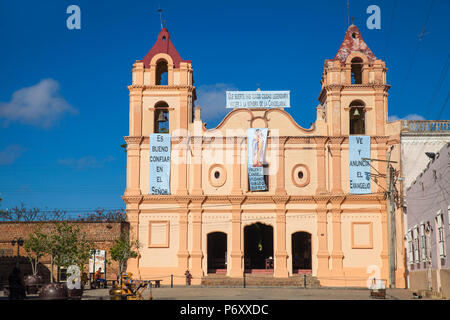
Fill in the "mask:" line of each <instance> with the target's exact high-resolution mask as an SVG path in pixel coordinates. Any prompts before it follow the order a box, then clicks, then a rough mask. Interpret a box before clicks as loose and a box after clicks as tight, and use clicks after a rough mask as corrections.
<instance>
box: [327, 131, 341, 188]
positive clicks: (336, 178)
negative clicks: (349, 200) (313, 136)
mask: <svg viewBox="0 0 450 320" xmlns="http://www.w3.org/2000/svg"><path fill="white" fill-rule="evenodd" d="M330 140H331V145H330V151H331V158H332V174H331V175H332V177H333V181H332V182H333V185H332V188H331V193H334V194H342V193H344V191H342V175H341V143H342V141H343V140H344V138H342V137H331V138H330Z"/></svg>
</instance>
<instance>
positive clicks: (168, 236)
mask: <svg viewBox="0 0 450 320" xmlns="http://www.w3.org/2000/svg"><path fill="white" fill-rule="evenodd" d="M331 40H332V39H331ZM386 70H387V68H386V66H385V63H384V61H382V60H380V59H378V58H376V57H375V55H374V54H373V53H372V52H371V50H370V49H369V48H368V46H367V45H366V44H365V42H364V40H363V39H362V37H361V34H360V32H359V30H358V28H357V27H356V26H354V25H351V26H350V27H349V28H348V29H347V31H346V33H345V38H344V41H343V42H342V44H341V47H340V48H339V51H338V52H337V54H336V56H335V58H334V59H328V60H325V64H324V71H323V75H322V80H321V84H322V90H321V92H320V94H319V101H320V104H319V106H318V107H317V108H316V109H317V119H316V121H315V123H314V124H312V126H311V128H302V127H301V126H299V125H298V124H297V123H296V122H295V120H294V119H293V118H292V117H291V116H290V115H289V113H288V112H287V111H286V110H285V109H284V108H235V109H233V110H232V111H231V112H229V113H228V114H227V115H226V116H225V118H224V119H223V120H222V121H221V122H220V124H219V125H218V126H217V127H216V128H212V129H207V128H206V127H205V125H204V123H203V122H202V119H201V107H199V106H195V105H194V101H195V100H196V91H195V87H194V81H193V67H192V62H191V61H188V60H182V58H181V56H180V55H179V53H178V52H177V51H176V49H175V47H174V46H173V44H172V42H171V39H170V36H169V33H168V31H167V29H165V28H164V29H162V30H161V32H160V33H159V35H158V39H157V41H156V43H155V44H154V46H153V48H152V49H151V50H150V51H149V52H148V53H147V55H146V56H145V57H144V59H143V60H138V61H136V62H135V63H134V65H133V69H132V84H131V85H130V86H129V87H128V88H129V91H130V132H129V136H127V137H125V140H126V142H127V145H128V147H127V182H126V190H125V193H124V196H123V199H124V201H125V203H126V212H127V217H128V221H129V222H130V226H131V237H132V238H133V239H138V240H139V241H140V243H141V248H140V249H139V257H138V258H136V259H132V260H130V261H129V263H128V271H130V272H133V274H134V275H135V276H136V277H140V278H141V279H158V278H162V277H164V278H162V279H166V280H165V281H166V283H167V281H169V276H170V275H171V274H173V275H174V281H175V283H184V278H183V277H184V274H185V272H186V270H189V271H190V273H191V274H192V276H193V279H192V281H193V284H200V283H201V281H202V278H204V277H206V276H207V275H208V274H223V275H224V276H226V277H229V278H242V277H243V273H244V272H246V273H248V274H249V275H251V274H255V273H261V274H264V275H266V277H269V278H270V277H273V278H282V279H286V278H289V279H293V278H295V277H298V275H299V274H309V277H314V278H317V279H318V280H319V281H320V284H321V285H325V286H367V283H368V281H369V282H370V279H371V278H378V279H383V280H384V281H385V283H386V285H388V283H389V279H390V278H389V277H390V265H392V266H394V268H395V279H393V280H392V281H394V282H395V285H396V286H397V287H404V286H405V268H404V263H403V261H404V257H403V251H404V248H403V240H402V237H401V235H402V234H403V232H402V230H403V224H402V223H403V222H402V215H401V213H400V212H399V211H396V212H395V218H396V219H395V228H396V230H397V232H396V234H397V235H399V236H397V237H396V238H395V254H393V257H394V259H393V260H391V261H390V259H389V257H390V251H389V250H390V249H389V247H390V242H389V240H390V237H388V232H390V231H389V228H388V227H389V223H390V221H391V220H390V219H388V217H389V206H388V204H387V202H386V197H385V191H386V190H387V186H386V179H385V178H384V176H383V175H385V174H386V168H387V167H386V162H385V161H371V164H372V169H371V173H372V179H371V181H370V190H369V193H368V194H355V193H352V192H351V190H350V183H349V180H350V177H349V175H350V169H349V161H350V159H349V154H350V153H349V148H350V144H349V141H350V138H351V137H352V136H367V137H368V140H367V141H370V158H372V159H381V160H386V159H387V157H390V159H391V160H394V161H397V162H398V163H399V159H400V149H399V148H400V122H395V123H388V121H387V119H388V110H387V105H388V103H387V101H388V99H387V97H388V90H389V87H390V86H389V85H387V83H386ZM293 107H294V108H295V106H293ZM250 128H262V129H268V136H267V148H266V158H265V163H264V170H265V171H264V172H265V183H266V184H267V190H266V191H250V190H249V179H248V168H247V167H248V164H247V132H248V129H250ZM155 133H169V134H170V139H171V140H170V141H171V143H170V148H171V149H170V157H171V158H170V194H153V193H154V192H153V191H154V190H153V189H152V187H151V186H150V178H151V177H152V175H155V174H156V172H155V170H154V169H152V170H150V154H151V152H152V148H151V146H150V135H152V134H155ZM398 163H394V166H395V165H398ZM396 168H397V169H400V168H399V167H398V166H397V167H396ZM377 174H378V175H379V176H377ZM392 252H394V251H392Z"/></svg>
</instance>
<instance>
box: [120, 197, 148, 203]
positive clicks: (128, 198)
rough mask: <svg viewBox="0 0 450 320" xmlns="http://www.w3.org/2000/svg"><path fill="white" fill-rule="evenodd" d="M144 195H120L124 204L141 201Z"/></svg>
mask: <svg viewBox="0 0 450 320" xmlns="http://www.w3.org/2000/svg"><path fill="white" fill-rule="evenodd" d="M143 198H144V196H142V195H140V196H122V199H123V201H124V202H125V203H126V204H132V203H141V202H142V200H143Z"/></svg>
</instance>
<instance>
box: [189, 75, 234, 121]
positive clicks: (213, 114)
mask: <svg viewBox="0 0 450 320" xmlns="http://www.w3.org/2000/svg"><path fill="white" fill-rule="evenodd" d="M227 90H230V91H233V90H237V89H236V87H234V85H232V84H228V83H216V84H213V85H203V86H199V87H198V88H197V101H196V103H195V104H196V105H198V106H200V107H201V109H202V121H203V122H207V123H208V128H212V127H214V126H216V125H217V124H218V123H219V122H220V121H221V120H222V118H223V117H224V116H225V115H226V114H227V113H228V112H230V111H231V109H227V108H226V98H225V91H227Z"/></svg>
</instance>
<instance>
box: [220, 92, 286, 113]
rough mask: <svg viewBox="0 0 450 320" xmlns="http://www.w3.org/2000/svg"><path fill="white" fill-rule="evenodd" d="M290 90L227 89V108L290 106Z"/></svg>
mask: <svg viewBox="0 0 450 320" xmlns="http://www.w3.org/2000/svg"><path fill="white" fill-rule="evenodd" d="M290 94H291V92H290V91H227V92H226V96H227V108H267V109H270V108H290V107H291V103H290Z"/></svg>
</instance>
